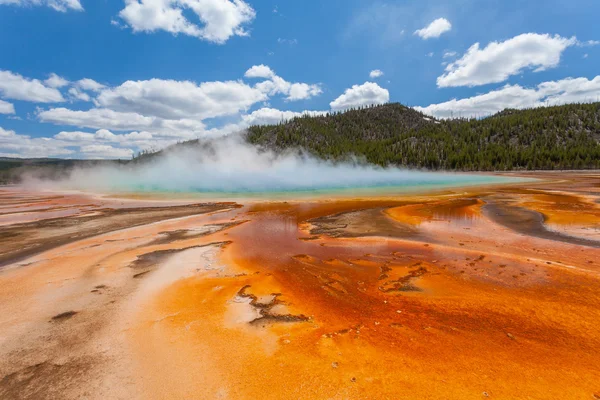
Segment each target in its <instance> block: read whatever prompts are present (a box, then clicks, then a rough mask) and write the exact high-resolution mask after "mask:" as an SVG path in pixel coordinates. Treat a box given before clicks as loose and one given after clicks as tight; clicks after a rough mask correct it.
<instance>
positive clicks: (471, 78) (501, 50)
mask: <svg viewBox="0 0 600 400" xmlns="http://www.w3.org/2000/svg"><path fill="white" fill-rule="evenodd" d="M575 44H577V39H576V38H574V37H573V38H564V37H561V36H558V35H555V36H551V35H548V34H543V35H542V34H537V33H524V34H521V35H519V36H515V37H513V38H512V39H508V40H506V41H504V42H492V43H490V44H488V45H487V46H486V47H484V48H483V49H482V48H480V45H479V43H475V44H474V45H472V46H471V47H470V48H469V50H467V52H466V53H465V54H464V55H463V56H462V57H461V58H460V59H458V60H456V61H454V62H452V63H450V64H448V66H447V67H446V70H445V72H444V74H443V75H441V76H440V77H438V78H437V85H438V87H455V86H470V87H472V86H479V85H485V84H488V83H498V82H503V81H505V80H507V79H508V78H509V77H510V76H511V75H515V74H518V73H520V72H521V71H523V70H525V69H529V68H530V69H534V72H537V71H543V70H546V69H549V68H554V67H556V66H557V65H558V64H559V62H560V57H561V55H562V53H563V51H564V50H565V49H566V48H567V47H569V46H573V45H575Z"/></svg>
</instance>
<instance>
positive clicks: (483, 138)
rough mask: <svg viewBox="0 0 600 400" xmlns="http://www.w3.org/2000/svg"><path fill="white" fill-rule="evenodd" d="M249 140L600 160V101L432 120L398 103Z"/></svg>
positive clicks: (494, 161) (469, 160)
mask: <svg viewBox="0 0 600 400" xmlns="http://www.w3.org/2000/svg"><path fill="white" fill-rule="evenodd" d="M247 140H248V141H249V142H250V143H253V144H256V145H259V146H263V147H265V148H268V149H272V150H275V151H281V150H284V149H289V148H303V149H305V150H306V151H308V152H309V153H312V154H314V155H315V156H317V157H320V158H324V159H333V160H341V159H344V158H347V157H348V156H349V155H354V156H358V157H364V159H365V160H366V161H368V162H370V163H373V164H378V165H381V166H387V165H398V166H405V167H411V168H428V169H434V170H440V169H441V170H463V171H475V170H479V171H492V170H500V171H505V170H518V169H529V170H534V169H535V170H543V169H595V168H600V103H592V104H569V105H562V106H553V107H539V108H532V109H525V110H514V109H507V110H504V111H501V112H499V113H497V114H495V115H492V116H490V117H487V118H484V119H479V120H478V119H452V120H437V119H435V118H433V117H430V116H427V115H425V114H423V113H421V112H419V111H416V110H414V109H412V108H409V107H406V106H403V105H401V104H397V103H390V104H385V105H380V106H370V107H364V108H360V109H354V110H349V111H346V112H343V113H331V114H328V115H325V116H314V117H311V116H302V117H297V118H294V119H293V120H290V121H287V122H285V123H281V124H278V125H268V126H253V127H250V128H249V130H248V134H247Z"/></svg>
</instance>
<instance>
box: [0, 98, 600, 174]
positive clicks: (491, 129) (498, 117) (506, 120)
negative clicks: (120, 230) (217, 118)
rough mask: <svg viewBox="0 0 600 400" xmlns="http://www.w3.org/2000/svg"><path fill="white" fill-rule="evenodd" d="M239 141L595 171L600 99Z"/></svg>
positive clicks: (410, 114) (34, 163)
mask: <svg viewBox="0 0 600 400" xmlns="http://www.w3.org/2000/svg"><path fill="white" fill-rule="evenodd" d="M244 138H245V140H246V141H247V142H248V143H250V144H253V145H256V146H258V147H259V148H261V149H265V150H272V151H274V152H282V151H289V150H299V151H302V152H305V153H309V154H312V155H313V156H315V157H317V158H321V159H325V160H332V161H345V160H349V159H357V158H358V159H359V160H364V161H365V162H368V163H372V164H376V165H380V166H401V167H407V168H420V169H421V168H425V169H431V170H448V171H510V170H552V169H600V103H591V104H568V105H562V106H552V107H539V108H531V109H525V110H515V109H506V110H503V111H501V112H499V113H497V114H494V115H492V116H489V117H487V118H483V119H465V118H462V119H451V120H438V119H435V118H433V117H430V116H427V115H425V114H423V113H421V112H419V111H416V110H414V109H412V108H410V107H406V106H403V105H401V104H398V103H389V104H384V105H379V106H370V107H364V108H359V109H353V110H348V111H345V112H336V113H330V114H327V115H324V116H314V117H311V116H301V117H297V118H294V119H292V120H289V121H285V122H282V123H280V124H277V125H263V126H252V127H250V128H249V129H248V131H247V132H246V133H245V136H244ZM214 140H219V139H211V140H199V139H196V140H191V141H187V142H182V143H178V144H175V145H173V146H170V147H168V148H166V149H163V150H161V151H158V152H142V153H141V154H139V155H138V156H137V157H135V158H134V159H133V160H64V159H56V158H33V159H21V158H9V157H0V184H2V183H13V182H19V180H20V177H21V176H22V174H23V173H24V172H28V173H31V172H33V173H35V174H36V176H39V177H42V178H50V179H55V178H59V177H64V176H66V175H68V174H69V173H70V171H71V170H72V169H73V168H75V167H85V168H94V167H96V166H99V165H117V164H119V165H123V164H130V165H131V164H143V163H145V162H150V161H151V160H153V159H155V158H156V157H161V156H163V155H164V154H165V153H169V152H172V151H177V150H178V149H182V148H184V149H193V148H196V147H198V146H210V145H211V142H212V141H214Z"/></svg>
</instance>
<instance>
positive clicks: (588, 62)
mask: <svg viewBox="0 0 600 400" xmlns="http://www.w3.org/2000/svg"><path fill="white" fill-rule="evenodd" d="M598 15H600V2H598V1H596V0H575V1H570V2H565V1H558V0H545V1H537V0H531V1H512V0H511V1H503V2H498V1H486V0H457V1H452V2H449V1H440V0H434V1H431V0H427V1H423V0H421V1H380V2H366V1H348V0H346V1H338V0H330V1H308V0H305V1H289V0H288V1H266V0H261V1H255V0H245V1H242V0H235V1H234V0H177V1H175V0H93V1H92V0H0V54H1V56H0V156H24V157H45V156H50V157H75V158H114V157H120V158H129V157H130V156H131V154H133V153H134V152H138V151H140V150H142V149H148V148H154V149H156V148H160V147H163V146H166V145H168V144H170V143H173V142H175V141H178V140H186V139H190V138H195V137H203V136H214V135H223V134H227V133H230V132H234V131H238V130H242V129H244V128H245V127H246V126H248V125H249V124H254V123H258V124H260V123H270V122H271V123H272V122H276V121H279V120H281V119H286V118H290V117H293V116H294V115H297V113H302V112H305V111H311V112H314V113H323V112H327V111H329V110H331V109H334V110H343V109H345V108H348V107H354V106H359V105H364V104H374V103H381V102H386V101H393V102H401V103H403V104H408V105H410V106H415V107H419V109H420V110H422V111H424V112H426V113H428V114H431V115H434V116H436V117H440V118H445V117H450V116H458V115H460V116H484V115H488V114H490V113H493V112H496V111H498V110H501V109H503V108H504V107H517V108H519V107H533V106H539V105H544V104H556V103H565V102H573V101H591V100H596V99H597V98H599V97H600V77H598V74H599V72H598V66H599V65H600V42H598V41H600V30H599V29H598V27H597V16H598ZM477 43H478V46H477V45H476V44H477ZM252 67H255V68H254V69H252ZM375 70H379V71H381V73H382V74H381V75H380V76H377V75H378V74H377V73H374V74H371V72H372V71H375ZM250 71H253V72H250ZM51 74H55V75H53V76H54V78H53V79H50V80H49V78H50V76H51ZM370 74H371V76H370ZM59 77H60V79H59ZM568 78H571V79H568ZM453 99H454V100H453Z"/></svg>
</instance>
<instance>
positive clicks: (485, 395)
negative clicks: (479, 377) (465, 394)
mask: <svg viewBox="0 0 600 400" xmlns="http://www.w3.org/2000/svg"><path fill="white" fill-rule="evenodd" d="M481 394H482V395H483V397H490V394H489V393H488V392H483V393H481Z"/></svg>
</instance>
